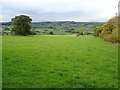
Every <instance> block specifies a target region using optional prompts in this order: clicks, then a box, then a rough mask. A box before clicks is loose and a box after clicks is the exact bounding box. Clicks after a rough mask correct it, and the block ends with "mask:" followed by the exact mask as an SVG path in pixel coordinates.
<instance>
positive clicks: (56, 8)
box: [0, 0, 119, 22]
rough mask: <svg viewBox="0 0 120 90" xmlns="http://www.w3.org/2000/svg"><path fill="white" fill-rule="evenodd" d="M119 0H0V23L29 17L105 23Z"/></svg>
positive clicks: (37, 19) (39, 19) (43, 19)
mask: <svg viewBox="0 0 120 90" xmlns="http://www.w3.org/2000/svg"><path fill="white" fill-rule="evenodd" d="M118 1H119V0H0V4H1V5H0V6H1V7H0V17H2V19H1V18H0V21H11V18H13V17H14V16H16V15H21V14H25V15H29V16H30V17H31V18H32V19H33V21H40V22H41V21H78V22H83V21H85V22H86V21H107V20H108V19H110V18H111V17H113V16H115V13H116V12H117V11H118V10H117V8H115V7H117V5H118Z"/></svg>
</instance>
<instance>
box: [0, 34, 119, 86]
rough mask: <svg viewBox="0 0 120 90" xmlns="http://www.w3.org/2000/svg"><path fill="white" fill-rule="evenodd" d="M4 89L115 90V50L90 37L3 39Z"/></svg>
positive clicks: (110, 45) (116, 81) (115, 48)
mask: <svg viewBox="0 0 120 90" xmlns="http://www.w3.org/2000/svg"><path fill="white" fill-rule="evenodd" d="M2 52H3V56H2V58H3V61H2V62H3V88H6V87H7V88H8V87H9V88H16V87H17V88H28V87H31V88H39V87H40V88H44V87H45V88H53V87H54V88H60V87H63V88H107V87H109V88H117V87H118V47H117V44H111V43H108V42H105V41H103V40H102V39H100V38H95V37H93V36H79V37H76V36H44V35H43V36H42V35H41V36H26V37H22V36H3V50H2Z"/></svg>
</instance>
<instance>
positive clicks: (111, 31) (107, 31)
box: [94, 16, 120, 43]
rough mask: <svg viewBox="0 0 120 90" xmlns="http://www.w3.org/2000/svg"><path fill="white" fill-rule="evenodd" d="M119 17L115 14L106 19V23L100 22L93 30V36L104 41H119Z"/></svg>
mask: <svg viewBox="0 0 120 90" xmlns="http://www.w3.org/2000/svg"><path fill="white" fill-rule="evenodd" d="M119 23H120V17H118V16H116V17H113V18H111V19H110V20H108V21H107V22H106V23H100V24H99V25H98V26H97V27H96V28H95V32H94V36H96V37H101V38H103V39H104V40H105V41H109V42H112V43H117V42H120V36H119V34H120V32H119V31H118V29H119V26H120V24H119Z"/></svg>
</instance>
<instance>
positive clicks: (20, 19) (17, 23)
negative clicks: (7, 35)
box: [12, 15, 32, 36]
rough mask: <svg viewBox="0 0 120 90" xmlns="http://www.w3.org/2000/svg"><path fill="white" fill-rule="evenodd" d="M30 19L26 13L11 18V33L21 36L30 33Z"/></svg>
mask: <svg viewBox="0 0 120 90" xmlns="http://www.w3.org/2000/svg"><path fill="white" fill-rule="evenodd" d="M31 21H32V19H31V18H30V17H29V16H26V15H20V16H15V18H12V25H13V27H12V33H14V34H15V35H21V36H26V35H29V34H31V32H30V29H31Z"/></svg>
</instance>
